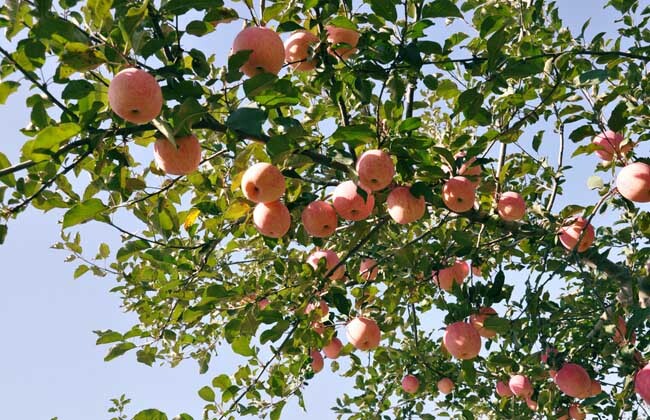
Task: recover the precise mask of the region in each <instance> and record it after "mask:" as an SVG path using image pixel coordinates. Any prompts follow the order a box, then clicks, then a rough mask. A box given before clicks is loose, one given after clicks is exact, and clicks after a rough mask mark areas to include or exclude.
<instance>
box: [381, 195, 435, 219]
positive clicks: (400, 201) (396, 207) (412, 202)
mask: <svg viewBox="0 0 650 420" xmlns="http://www.w3.org/2000/svg"><path fill="white" fill-rule="evenodd" d="M386 205H387V206H388V214H390V217H392V218H393V220H394V221H396V222H397V223H399V224H401V225H405V224H407V223H411V222H415V221H416V220H419V219H421V218H422V216H424V210H425V208H426V203H425V201H424V197H423V196H420V197H415V196H414V195H413V194H411V191H410V190H409V189H408V187H397V188H394V189H393V190H392V191H391V192H390V194H388V197H387V198H386Z"/></svg>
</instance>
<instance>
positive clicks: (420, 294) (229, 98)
mask: <svg viewBox="0 0 650 420" xmlns="http://www.w3.org/2000/svg"><path fill="white" fill-rule="evenodd" d="M229 3H231V2H224V1H223V0H210V1H206V0H162V1H160V2H154V1H149V0H145V1H137V0H88V1H86V2H80V1H77V0H59V1H58V2H52V1H51V0H10V1H6V2H5V3H4V5H3V6H2V7H1V8H0V25H1V26H2V27H3V29H4V39H3V42H2V44H1V46H0V54H1V55H2V63H1V65H2V67H1V82H0V104H4V103H5V102H6V100H7V98H8V96H9V95H11V94H12V93H14V92H16V91H17V90H18V89H22V88H26V89H29V91H30V96H29V97H28V98H27V106H28V108H29V109H30V115H29V123H28V125H27V126H26V127H25V128H24V129H23V130H22V134H23V135H24V136H25V141H24V144H23V146H22V148H21V156H20V158H19V159H18V160H15V161H10V160H9V159H8V157H7V156H6V155H5V154H3V153H2V152H1V151H0V243H2V242H3V241H4V239H5V237H6V235H11V225H12V224H13V223H20V217H21V213H22V212H24V211H25V210H26V209H27V208H28V207H30V206H31V207H33V208H35V209H38V210H41V211H44V212H47V211H51V210H55V209H58V210H61V209H62V211H63V213H62V214H63V217H62V221H61V227H62V238H63V239H62V240H61V242H59V243H57V244H56V245H55V247H57V248H60V249H63V250H65V251H66V252H67V253H68V254H69V257H68V260H69V261H72V262H73V263H75V264H78V266H77V268H76V271H75V273H74V276H75V278H76V277H80V276H83V275H85V274H87V273H89V274H93V275H96V276H110V277H111V278H113V279H114V281H115V287H114V288H113V289H112V292H113V293H116V294H118V295H119V296H120V298H121V300H122V308H123V309H124V310H126V311H129V312H133V313H135V314H136V315H137V319H138V322H137V323H136V324H135V325H133V327H132V328H131V329H129V330H127V331H111V330H98V331H97V335H98V338H97V344H99V345H106V346H107V355H106V358H105V359H106V360H107V361H110V360H112V359H115V358H117V357H120V356H122V357H136V358H137V360H138V361H139V362H141V363H144V364H147V365H150V366H151V365H154V364H159V363H168V364H171V365H172V366H175V365H177V364H179V363H181V362H183V363H189V361H187V360H186V359H194V360H195V361H196V362H197V363H198V365H199V370H200V373H201V374H205V375H206V380H205V382H206V386H205V387H203V388H201V389H200V390H197V391H198V396H199V397H200V398H202V399H203V400H205V410H204V412H203V414H202V416H203V417H202V418H205V419H225V418H240V417H241V416H245V415H252V416H260V417H262V416H269V417H270V418H272V419H276V418H281V415H282V410H283V407H284V406H285V404H286V402H287V401H288V400H289V399H292V398H295V399H298V401H299V402H300V403H301V404H302V392H303V390H304V389H305V387H307V386H309V385H310V383H312V382H313V381H317V380H318V375H323V374H324V373H318V371H319V370H320V369H322V368H323V364H324V365H325V366H326V368H327V369H330V370H331V371H333V372H336V374H340V375H342V376H345V377H350V378H354V389H342V390H341V396H340V398H339V399H338V400H337V404H336V406H334V407H332V413H331V416H338V417H340V418H351V419H362V418H378V417H381V418H393V417H394V418H411V417H415V418H424V419H427V418H428V419H433V418H438V417H442V416H449V417H458V418H465V419H474V418H561V417H562V416H569V415H571V416H572V418H580V413H577V411H579V410H582V411H586V412H589V413H593V414H599V415H601V416H604V417H607V418H622V417H625V416H629V417H630V418H635V417H637V416H640V415H642V414H641V413H644V412H646V407H645V403H644V398H645V399H647V400H649V401H650V386H649V385H650V381H648V379H647V378H646V376H644V375H645V373H649V372H650V370H642V368H643V367H644V366H645V365H646V359H647V358H648V357H649V356H648V349H649V348H648V346H649V345H650V338H648V337H647V331H648V327H649V324H648V315H649V311H650V309H648V308H647V306H648V295H647V294H648V293H650V277H649V276H650V273H649V272H650V246H648V245H649V242H648V238H649V237H650V215H649V213H648V211H647V210H648V204H647V202H648V201H650V198H647V197H648V196H650V173H648V172H647V169H646V168H650V167H648V164H650V158H649V157H648V150H649V149H648V144H649V143H648V139H650V134H648V132H647V131H646V130H647V129H648V126H649V125H650V120H649V119H648V115H650V89H649V79H648V63H649V62H650V32H649V31H648V29H647V22H648V20H650V6H644V5H643V2H641V1H638V0H609V1H608V2H607V3H606V5H605V6H606V7H607V8H608V13H610V14H611V15H612V22H613V25H615V28H616V33H615V35H613V37H610V36H608V35H607V34H606V33H605V32H601V33H598V34H597V35H595V36H594V37H593V38H590V39H588V37H587V36H586V35H585V33H586V32H585V31H586V29H587V28H588V24H589V22H585V26H584V27H583V28H582V31H581V33H573V32H571V31H570V30H568V29H567V28H566V27H565V26H564V25H563V22H562V21H561V19H560V15H559V12H558V4H557V3H556V2H553V1H544V0H502V1H497V0H490V1H485V0H464V1H452V0H400V1H398V0H367V1H366V0H363V1H349V0H344V1H341V2H339V1H334V0H304V1H288V0H278V1H273V0H260V2H257V3H253V2H252V1H250V0H244V2H242V3H239V2H232V4H229ZM233 24H235V25H238V26H239V28H238V29H237V30H236V31H234V32H233V31H232V30H230V31H228V32H225V29H224V28H226V27H228V26H229V25H233ZM244 27H246V28H262V27H265V28H267V29H268V30H257V31H248V29H244ZM443 27H444V28H446V32H444V33H445V35H444V36H440V34H441V33H443V32H441V31H440V28H443ZM240 30H241V32H239V31H240ZM297 31H306V32H297ZM237 32H239V34H237ZM224 33H225V34H227V36H224V35H220V34H224ZM232 33H234V34H235V35H237V38H235V36H230V35H231V34H232ZM215 34H217V35H220V36H218V37H216V38H215V39H217V40H218V41H219V42H221V43H223V44H225V45H228V46H230V45H233V49H232V51H231V53H230V55H228V56H227V57H226V56H216V55H215V53H214V51H208V50H206V49H201V48H198V47H197V42H198V41H197V40H199V39H201V38H203V37H211V36H213V35H215ZM278 39H281V40H283V42H284V46H283V47H282V49H281V50H282V56H281V60H280V61H279V62H278V61H277V57H278V56H277V54H275V51H277V50H278V48H279V45H280V44H278V42H279V41H278ZM289 39H292V40H294V41H295V42H296V44H295V45H298V46H299V47H300V48H302V50H299V49H296V50H290V48H289V47H290V45H289V44H290V43H289ZM296 48H298V47H296ZM290 51H294V52H290ZM296 51H297V52H296ZM292 54H294V55H292ZM285 61H286V62H285ZM275 67H277V69H276V68H275ZM280 67H282V68H281V69H280ZM244 73H245V74H244ZM128 77H131V79H129V78H128ZM118 83H121V84H119V85H118ZM109 86H110V90H109ZM158 87H160V89H159V88H158ZM158 89H159V91H160V93H158ZM157 95H159V96H157ZM158 105H161V106H160V107H159V106H158ZM158 108H160V110H158ZM149 112H151V113H152V115H151V116H150V118H149V116H148V113H149ZM199 146H200V149H199ZM154 156H155V158H154ZM574 162H575V164H574ZM260 164H266V165H260ZM197 165H198V169H196V170H195V169H194V168H195V167H196V166H197ZM247 171H248V172H247ZM644 171H646V172H644ZM278 180H280V181H278ZM576 181H577V182H576ZM373 183H375V184H374V185H373ZM380 184H381V185H380ZM578 185H579V186H581V187H578ZM568 186H572V187H571V188H569V187H568ZM589 190H592V191H593V192H595V193H596V194H593V195H589V194H587V192H588V191H589ZM265 193H268V197H271V196H272V197H273V198H272V199H268V200H267V199H264V198H260V196H258V195H257V194H265ZM592 196H593V197H596V199H594V200H593V202H591V201H589V202H587V201H586V200H585V198H584V197H592ZM522 199H523V201H522ZM518 213H520V214H518ZM85 223H101V224H105V225H107V226H110V227H111V228H113V229H114V231H115V234H116V236H119V238H120V239H121V246H120V247H119V248H117V249H111V248H110V247H109V246H108V245H107V244H101V245H100V247H99V249H98V250H95V249H93V250H89V249H84V246H83V245H84V243H83V233H84V226H83V225H84V224H85ZM318 229H321V230H319V231H318V232H317V230H318ZM53 240H55V239H54V238H53ZM321 257H322V258H321ZM490 308H492V310H491V309H490ZM362 324H363V325H362ZM98 327H101V326H98ZM364 328H365V329H364ZM443 336H444V338H443ZM335 339H338V340H340V343H338V342H337V341H336V340H335ZM477 340H478V341H477ZM333 343H334V344H333ZM338 344H340V345H342V348H341V349H339V348H338V347H337V345H338ZM476 345H478V346H479V348H478V349H480V353H479V354H478V355H476V354H474V353H475V351H474V350H476V352H478V349H477V348H476ZM339 350H340V354H339ZM225 351H232V352H234V353H235V354H237V355H238V356H239V357H240V359H241V365H240V366H238V367H228V368H224V367H222V366H220V365H219V364H218V363H213V362H214V361H215V360H218V357H219V355H220V353H222V352H225ZM323 352H324V354H325V356H326V357H325V362H324V361H323V355H322V354H323ZM581 375H582V376H581ZM584 375H587V376H588V377H587V376H584ZM563 378H568V379H566V380H565V379H563ZM581 378H582V379H584V380H587V381H588V384H589V385H588V386H587V388H584V387H583V388H584V389H582V390H577V389H578V388H580V386H582V385H581V384H579V383H578V382H580V380H581ZM579 379H580V380H579ZM583 382H584V381H583ZM646 382H647V383H646ZM568 383H569V384H568ZM567 384H568V385H567ZM513 392H514V393H516V394H519V395H515V396H509V395H508V394H511V393H513ZM124 403H125V401H124V400H121V401H120V400H115V404H116V407H117V408H116V409H115V410H116V412H118V411H119V413H118V414H116V417H115V418H116V419H119V420H121V419H125V418H126V415H125V414H123V412H122V411H121V410H122V409H123V405H124ZM119 407H122V408H119ZM569 408H571V410H572V411H571V413H569ZM576 413H577V414H576ZM170 416H172V415H170ZM134 418H135V419H136V420H153V419H167V418H168V417H167V415H166V414H164V413H163V412H162V411H159V410H158V409H156V408H151V409H148V410H145V411H141V412H140V413H138V414H136V415H135V417H134ZM178 418H180V419H183V420H188V419H192V417H191V416H190V415H189V414H182V415H180V416H178ZM564 418H568V417H564Z"/></svg>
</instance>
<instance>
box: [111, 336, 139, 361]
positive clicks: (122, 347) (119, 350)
mask: <svg viewBox="0 0 650 420" xmlns="http://www.w3.org/2000/svg"><path fill="white" fill-rule="evenodd" d="M134 348H135V344H133V343H131V342H130V341H127V342H124V343H120V344H118V345H116V346H113V347H111V349H110V350H109V351H108V354H107V355H106V357H104V361H105V362H109V361H111V360H113V359H115V358H116V357H119V356H121V355H123V354H124V353H126V352H127V351H129V350H132V349H134Z"/></svg>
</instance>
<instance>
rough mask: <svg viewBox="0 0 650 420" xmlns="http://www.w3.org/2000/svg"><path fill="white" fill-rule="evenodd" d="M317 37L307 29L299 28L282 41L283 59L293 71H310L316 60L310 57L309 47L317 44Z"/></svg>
mask: <svg viewBox="0 0 650 420" xmlns="http://www.w3.org/2000/svg"><path fill="white" fill-rule="evenodd" d="M318 41H320V40H319V39H318V37H317V36H316V35H314V34H312V33H311V32H309V31H305V30H304V29H303V30H299V31H296V32H294V33H292V34H291V36H290V37H289V38H287V40H286V41H285V42H284V60H285V61H286V62H287V63H289V66H291V68H293V70H294V71H311V70H314V68H315V67H316V63H317V60H316V59H315V58H314V59H312V55H311V54H310V48H313V47H314V46H315V45H316V44H318Z"/></svg>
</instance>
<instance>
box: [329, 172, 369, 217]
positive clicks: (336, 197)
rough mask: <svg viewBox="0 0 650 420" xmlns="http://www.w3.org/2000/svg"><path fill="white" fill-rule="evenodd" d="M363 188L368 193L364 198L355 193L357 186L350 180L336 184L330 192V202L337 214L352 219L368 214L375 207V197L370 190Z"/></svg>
mask: <svg viewBox="0 0 650 420" xmlns="http://www.w3.org/2000/svg"><path fill="white" fill-rule="evenodd" d="M362 188H363V187H362ZM363 189H364V190H365V191H366V192H367V193H368V195H367V199H366V200H364V199H363V197H362V196H361V195H359V193H357V186H356V184H355V183H354V182H352V181H345V182H343V183H341V184H339V185H337V186H336V188H335V189H334V192H333V193H332V204H334V209H335V210H336V212H337V213H338V214H339V216H341V217H342V218H344V219H345V220H352V221H358V220H363V219H365V218H367V217H368V216H370V213H372V209H373V208H374V207H375V198H374V197H373V196H372V193H371V192H370V191H368V190H367V189H366V188H363Z"/></svg>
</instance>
